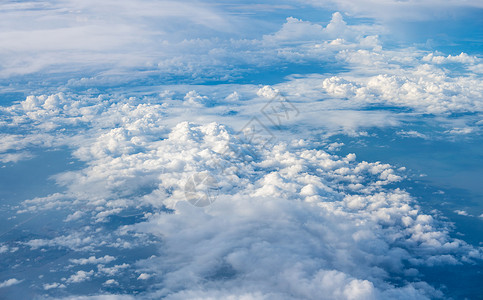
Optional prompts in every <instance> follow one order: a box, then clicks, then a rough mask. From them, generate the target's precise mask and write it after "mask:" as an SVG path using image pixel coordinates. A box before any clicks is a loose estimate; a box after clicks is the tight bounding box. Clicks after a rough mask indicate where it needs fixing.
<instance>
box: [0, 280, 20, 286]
mask: <svg viewBox="0 0 483 300" xmlns="http://www.w3.org/2000/svg"><path fill="white" fill-rule="evenodd" d="M22 281H23V280H18V279H17V278H10V279H7V280H5V281H3V282H0V288H5V287H9V286H12V285H16V284H19V283H21V282H22Z"/></svg>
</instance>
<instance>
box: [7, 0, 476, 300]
mask: <svg viewBox="0 0 483 300" xmlns="http://www.w3.org/2000/svg"><path fill="white" fill-rule="evenodd" d="M302 2H306V3H307V2H313V1H302ZM410 2H411V1H410ZM316 5H320V3H316ZM324 5H329V6H331V5H335V4H333V3H331V2H327V3H326V4H324ZM388 5H389V4H388ZM398 5H403V4H399V2H397V3H392V2H391V5H390V7H392V8H394V7H398ZM453 5H456V4H455V3H453V2H450V3H449V4H447V6H448V7H449V9H451V7H453ZM468 5H474V6H477V7H478V6H479V5H480V4H479V3H478V2H476V3H473V4H472V3H468ZM337 6H340V7H342V8H345V9H347V10H348V11H351V12H360V11H362V12H365V11H366V9H365V8H363V6H357V5H351V4H349V3H346V1H339V2H338V3H337ZM0 7H2V9H3V11H4V12H5V11H7V12H8V13H4V14H5V15H6V16H7V18H6V20H4V21H3V22H5V23H8V22H11V23H10V24H15V26H14V28H16V30H8V31H4V32H2V33H0V38H1V39H2V40H3V41H7V42H6V44H7V45H8V48H6V49H4V48H2V49H0V52H1V54H2V55H1V57H2V58H1V59H0V65H1V70H0V77H1V78H2V82H6V81H8V80H10V79H12V86H11V87H10V88H4V89H3V90H4V91H5V92H8V91H12V90H14V89H15V88H17V87H20V86H22V88H23V90H24V91H29V90H28V87H26V86H25V85H21V84H20V83H19V82H21V81H22V80H24V79H25V78H29V77H28V76H36V74H38V72H41V74H51V75H52V77H56V76H58V74H70V75H72V76H71V79H69V80H65V78H67V77H69V76H70V75H69V76H67V75H66V76H67V77H65V78H63V79H62V80H64V81H63V83H62V85H61V86H60V87H56V88H52V87H51V86H49V85H48V84H50V81H49V80H48V79H46V80H45V81H43V83H42V84H40V85H38V86H37V85H36V86H35V89H34V91H33V92H32V91H29V92H28V93H27V94H28V96H26V97H25V98H23V99H18V101H14V102H13V103H9V104H5V105H3V106H2V107H0V128H1V131H0V139H1V140H2V143H1V145H0V162H2V163H3V164H4V165H8V166H10V167H11V166H15V164H18V163H21V162H25V161H29V160H32V159H35V158H36V156H37V155H38V153H37V151H38V150H39V149H40V150H41V151H60V150H62V151H67V152H68V154H69V156H71V157H72V159H73V160H75V161H76V162H77V164H76V167H72V168H68V167H66V170H65V171H62V172H56V173H55V174H51V176H50V177H49V180H51V181H53V182H55V184H56V186H57V187H58V190H57V191H55V192H53V193H50V194H48V195H39V196H38V197H32V198H31V199H23V201H21V202H20V203H17V204H15V205H11V206H10V207H9V211H10V212H11V213H12V215H18V216H19V217H21V216H25V215H27V216H30V215H36V214H40V213H46V212H47V213H48V212H56V213H59V212H60V213H59V214H60V215H61V216H62V219H61V221H60V222H59V224H58V225H56V226H58V228H57V230H58V231H57V232H56V234H55V236H48V235H46V236H34V237H31V236H28V238H25V239H22V240H11V241H7V242H3V243H0V257H1V256H4V257H6V258H8V261H17V262H18V264H17V268H18V266H21V265H22V263H20V262H19V261H20V260H21V259H22V256H28V255H33V256H37V255H39V257H40V255H44V254H39V253H53V254H52V255H53V256H55V255H56V254H55V253H56V252H58V251H64V252H66V253H67V252H68V253H71V254H69V255H70V256H66V258H65V259H64V260H61V261H60V262H59V263H58V264H49V269H48V270H49V272H50V275H49V276H45V277H43V276H41V277H38V278H28V279H25V278H20V277H18V276H17V277H18V278H17V277H14V276H10V278H7V279H6V280H5V281H3V282H0V291H1V289H4V288H8V287H14V286H21V285H22V284H25V283H26V282H27V283H28V284H29V289H30V290H31V291H32V294H33V295H35V296H36V297H40V299H43V298H47V299H51V298H52V297H54V298H57V297H63V298H65V299H134V298H139V297H141V298H147V299H160V298H163V299H164V298H166V299H432V298H441V297H444V291H443V290H444V289H443V288H442V287H441V286H434V285H432V284H431V283H428V282H426V280H425V277H424V274H423V273H422V271H421V269H423V268H428V267H433V266H456V265H465V264H468V265H474V264H481V259H482V258H483V250H482V249H481V247H480V248H478V247H476V246H472V245H470V244H468V243H466V242H465V241H464V240H462V239H460V238H455V237H454V235H452V234H451V231H452V227H451V224H449V223H448V222H446V221H445V220H444V219H442V218H440V217H439V216H438V214H437V212H435V211H432V212H431V211H424V210H423V209H422V208H421V207H420V205H419V204H418V202H417V201H416V199H415V198H414V196H413V195H412V194H411V192H410V191H406V190H404V189H403V188H401V187H400V185H399V184H400V183H401V182H403V181H405V180H407V178H406V170H405V168H404V167H395V166H392V165H390V164H386V163H384V162H378V161H377V162H367V161H361V160H359V159H358V158H357V153H355V154H354V153H350V154H348V155H338V154H336V152H337V151H336V150H337V148H338V147H340V146H342V145H343V144H338V143H333V141H331V140H330V137H331V136H334V135H337V134H343V135H348V136H351V137H357V136H367V135H369V134H371V133H370V131H371V129H374V128H393V129H394V131H395V132H396V131H397V132H399V133H398V134H401V135H406V136H412V137H418V138H434V137H435V136H436V137H437V138H447V137H451V136H461V135H469V134H472V135H478V134H480V132H481V125H482V122H481V118H480V116H481V115H480V114H481V111H482V109H483V106H482V101H481V99H482V98H483V81H482V80H481V74H482V70H483V67H482V65H483V63H482V61H481V58H479V57H477V56H473V55H468V54H466V53H461V54H458V55H444V54H442V53H437V52H432V51H423V50H418V49H415V48H412V47H399V48H391V49H387V48H385V47H384V46H383V43H382V42H381V40H380V38H379V36H378V35H383V34H384V33H385V32H386V30H388V29H387V27H385V26H384V23H383V22H382V23H377V24H358V25H348V24H347V22H346V21H345V20H344V17H343V15H342V14H341V13H338V12H336V13H333V15H332V17H331V20H330V21H329V20H328V22H327V23H326V24H325V25H320V24H316V23H312V22H309V21H304V20H302V19H299V18H295V17H288V18H286V19H285V21H284V22H283V24H279V25H280V27H279V28H276V29H274V30H272V31H271V32H270V31H269V30H267V32H266V33H264V34H263V35H261V36H258V37H254V36H250V35H249V34H246V35H245V36H243V35H237V36H235V37H232V36H234V34H233V32H235V31H237V30H238V28H239V26H241V24H245V23H244V20H245V19H244V18H245V17H244V16H243V14H240V15H236V14H235V16H234V20H233V22H228V21H227V18H226V17H225V16H224V15H223V14H222V13H221V12H222V11H223V10H222V9H221V8H220V7H215V6H214V7H211V6H207V5H205V4H202V3H201V2H200V3H198V2H197V3H189V2H186V3H183V4H179V3H175V2H169V1H161V2H159V3H158V2H155V1H140V2H139V4H138V5H136V6H135V7H133V4H131V2H130V1H119V2H116V5H115V6H114V5H112V3H110V2H109V1H106V2H105V3H104V4H103V5H94V1H82V4H79V3H77V2H75V1H72V2H70V1H66V2H65V3H60V2H58V1H38V2H28V1H27V2H8V3H6V4H2V5H1V6H0ZM66 7H67V8H66ZM113 7H117V8H116V9H117V10H113ZM230 9H232V10H236V11H238V12H239V11H241V10H243V9H246V8H242V7H235V8H233V7H231V8H230ZM257 9H260V10H268V11H270V10H274V9H275V8H270V6H269V5H267V6H266V7H257ZM285 9H287V8H285ZM20 15H21V16H26V15H29V16H30V17H31V19H32V20H33V21H34V23H36V24H41V25H42V26H41V27H39V28H38V30H37V31H36V30H32V28H31V27H30V26H31V25H29V24H22V25H20V23H21V22H22V21H21V20H20V19H18V20H17V17H18V16H20ZM72 15H77V17H76V18H75V19H72ZM407 15H408V17H409V15H411V12H407ZM139 16H143V17H144V18H143V19H142V21H139V19H138V17H139ZM411 16H413V17H414V18H416V19H417V18H418V17H420V15H419V13H416V12H414V14H412V15H411ZM47 17H50V18H51V19H48V18H47ZM46 18H47V19H48V20H47V21H46ZM131 19H133V20H134V19H135V20H137V21H136V22H134V23H132V22H130V21H129V20H131ZM173 20H176V21H173ZM187 20H188V23H187V24H188V25H186V24H184V25H183V26H182V27H181V28H180V30H181V32H182V33H181V34H180V33H179V32H178V34H177V35H176V36H175V35H174V34H173V33H172V27H175V26H177V24H180V23H183V22H185V21H187ZM171 21H173V22H171ZM257 22H260V21H257ZM58 24H61V25H62V26H60V25H58ZM66 24H70V25H69V26H66ZM113 24H116V26H115V27H114V26H112V25H113ZM257 24H263V22H260V23H257ZM107 25H109V26H107ZM199 27H202V28H203V29H206V30H207V31H208V32H211V31H213V32H215V31H216V32H221V33H220V37H212V36H209V35H207V36H206V37H201V38H195V37H194V36H197V34H198V33H199V31H200V29H199ZM153 28H156V29H157V30H156V31H155V30H154V29H153ZM159 28H162V29H163V30H164V31H163V30H160V29H159ZM39 34H41V37H39ZM190 35H193V36H190ZM86 36H88V39H86ZM180 37H184V38H183V39H181V38H180ZM227 37H229V38H227ZM75 41H78V42H79V43H76V42H75ZM19 53H21V55H19ZM307 63H308V64H316V65H317V64H329V65H330V66H331V67H330V68H329V69H328V70H323V68H322V67H320V71H319V72H310V74H289V75H290V76H287V77H286V78H285V79H284V80H283V81H281V82H279V83H277V84H273V85H259V84H257V83H237V82H236V80H237V79H238V78H241V77H243V74H247V73H249V72H253V70H257V69H263V68H275V69H276V68H277V66H278V65H284V66H291V65H292V66H293V65H297V64H301V65H303V64H307ZM342 69H343V72H342V71H340V70H342ZM134 70H135V71H134ZM42 72H44V73H42ZM77 73H80V74H81V75H80V76H78V74H77ZM294 73H295V72H294ZM85 74H87V75H86V76H84V75H85ZM153 74H154V75H156V76H160V77H156V78H157V79H156V80H154V81H151V79H149V80H148V79H146V78H150V77H149V76H152V75H153ZM160 74H161V75H160ZM178 77H181V78H182V79H181V80H180V82H181V83H180V84H177V83H176V78H178ZM160 78H161V79H160ZM187 78H188V79H187ZM207 79H209V80H213V79H216V80H223V81H225V80H228V81H229V80H233V81H232V82H230V83H226V84H220V85H203V84H202V82H203V80H207ZM62 80H61V81H62ZM136 80H140V82H142V83H143V84H139V85H135V84H129V85H125V83H133V82H136ZM158 80H159V81H158ZM162 80H165V81H166V83H163V82H162ZM146 82H149V83H150V84H149V85H144V83H146ZM190 82H191V84H190ZM103 85H105V86H111V87H112V88H111V89H110V90H106V91H104V90H102V89H100V88H99V86H103ZM36 91H38V92H36ZM414 120H426V122H428V123H430V124H432V125H434V126H435V127H436V128H438V130H436V131H435V132H432V133H431V136H429V135H428V134H426V133H420V132H418V131H403V124H405V123H407V122H411V121H414ZM203 184H204V185H205V186H203ZM193 201H194V202H193ZM207 201H208V202H207ZM190 202H191V203H190ZM211 202H212V203H211ZM193 204H195V205H193ZM208 204H209V205H208ZM131 215H133V216H136V218H135V219H133V220H134V221H130V222H126V223H121V224H114V223H113V220H114V218H115V217H116V216H123V217H129V216H131ZM111 223H112V224H113V225H109V224H111ZM142 249H151V250H149V251H151V252H149V251H147V250H142ZM143 251H146V253H147V252H149V255H148V254H146V255H145V253H144V252H143ZM136 253H138V254H139V253H143V254H142V255H141V254H139V256H137V254H136ZM12 265H13V263H12ZM89 282H91V283H92V285H90V286H87V285H84V287H87V288H86V291H87V292H82V291H80V290H78V289H76V288H75V286H76V285H79V284H86V283H89ZM136 286H137V287H136ZM71 289H73V290H71ZM13 293H15V291H14V292H12V294H9V295H12V296H11V297H13ZM135 294H137V296H134V295H135ZM75 295H81V296H75ZM12 299H13V298H12Z"/></svg>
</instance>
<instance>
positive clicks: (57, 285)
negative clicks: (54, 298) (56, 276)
mask: <svg viewBox="0 0 483 300" xmlns="http://www.w3.org/2000/svg"><path fill="white" fill-rule="evenodd" d="M63 288H66V286H65V284H62V283H58V282H54V283H46V284H44V290H46V291H47V290H51V289H63Z"/></svg>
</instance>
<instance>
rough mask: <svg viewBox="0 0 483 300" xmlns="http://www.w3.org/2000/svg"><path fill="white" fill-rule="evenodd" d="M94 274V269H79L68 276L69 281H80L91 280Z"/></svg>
mask: <svg viewBox="0 0 483 300" xmlns="http://www.w3.org/2000/svg"><path fill="white" fill-rule="evenodd" d="M92 275H94V270H90V271H89V272H86V271H82V270H80V271H77V273H75V274H73V275H71V276H70V277H69V278H67V280H66V282H67V283H79V282H83V281H86V280H90V278H91V276H92Z"/></svg>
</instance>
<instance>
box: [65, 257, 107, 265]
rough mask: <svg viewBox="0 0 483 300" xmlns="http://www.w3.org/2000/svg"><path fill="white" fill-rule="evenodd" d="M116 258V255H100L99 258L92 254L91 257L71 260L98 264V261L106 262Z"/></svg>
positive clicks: (82, 263) (76, 262)
mask: <svg viewBox="0 0 483 300" xmlns="http://www.w3.org/2000/svg"><path fill="white" fill-rule="evenodd" d="M115 259H116V258H115V257H114V256H110V255H105V256H104V257H99V258H97V257H95V256H91V257H89V258H79V259H70V260H69V261H70V262H71V263H73V264H76V265H87V264H98V263H102V264H106V263H109V262H111V261H113V260H115Z"/></svg>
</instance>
